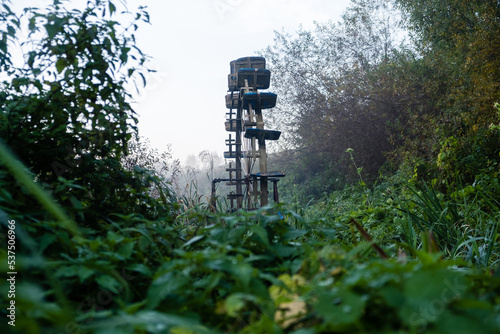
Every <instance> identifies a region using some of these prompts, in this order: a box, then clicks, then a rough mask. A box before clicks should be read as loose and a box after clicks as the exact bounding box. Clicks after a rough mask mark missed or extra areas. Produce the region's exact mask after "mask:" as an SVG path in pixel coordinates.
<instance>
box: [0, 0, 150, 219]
mask: <svg viewBox="0 0 500 334" xmlns="http://www.w3.org/2000/svg"><path fill="white" fill-rule="evenodd" d="M9 5H10V1H9V0H3V1H2V8H1V14H0V36H1V38H0V40H1V43H0V52H1V56H2V57H1V61H0V66H1V68H2V70H3V72H4V74H5V75H4V79H3V81H2V82H1V83H0V85H1V86H2V87H1V89H0V91H1V93H0V138H1V139H2V140H3V141H4V142H5V143H6V144H7V145H8V146H9V147H10V148H11V149H12V150H13V151H14V153H15V154H16V155H17V156H18V157H19V159H20V160H21V161H22V162H23V163H24V164H25V165H26V166H28V167H29V169H30V170H31V172H32V173H33V174H34V175H35V177H36V179H37V180H38V181H39V182H41V183H43V184H45V185H46V186H47V187H48V188H51V189H53V190H54V191H56V189H59V191H60V194H59V195H61V197H60V201H62V202H67V203H68V204H72V205H70V207H71V206H73V207H74V208H75V211H77V212H79V213H80V214H82V212H85V216H86V217H87V218H90V219H87V220H86V221H87V222H89V221H90V222H92V223H95V222H96V221H99V220H101V219H102V218H103V217H106V216H108V215H109V214H110V213H112V212H119V211H120V212H122V213H126V212H135V213H137V214H141V213H142V214H145V215H149V216H150V215H152V216H156V215H158V214H159V213H158V211H157V210H158V207H157V206H155V205H154V203H153V202H149V201H148V200H147V198H142V199H141V200H140V201H139V200H138V198H139V197H140V196H142V195H140V194H142V193H143V191H144V189H145V188H144V187H145V186H146V188H147V183H148V182H147V181H145V180H144V176H143V175H139V174H137V173H134V171H129V170H126V169H124V168H123V166H122V163H121V159H122V157H123V156H125V155H126V154H127V150H128V141H129V140H130V139H131V137H132V135H133V134H134V133H137V126H136V124H137V118H136V115H135V112H134V110H133V109H132V107H131V104H130V103H131V101H132V99H131V94H130V92H129V89H130V88H131V86H130V83H132V82H135V81H136V80H137V79H142V80H143V81H144V84H145V80H144V73H145V72H147V68H146V62H147V56H146V55H144V54H143V53H142V52H141V51H140V49H138V48H137V46H136V43H135V36H134V33H135V31H136V30H137V29H138V26H139V24H140V23H141V22H145V23H148V22H149V16H148V13H147V12H146V10H145V8H144V7H140V8H139V9H138V12H137V13H132V12H129V11H128V10H126V8H123V9H124V10H123V11H118V10H117V7H116V5H115V2H114V1H111V0H91V1H88V3H87V7H85V8H83V9H78V8H71V3H70V2H69V1H67V0H54V1H53V2H52V3H51V4H50V5H49V6H48V8H46V9H37V8H26V9H24V11H23V12H22V13H21V14H19V15H18V14H16V13H14V12H13V11H12V10H11V8H10V6H9ZM119 12H120V14H118V13H119ZM118 16H120V20H121V21H122V22H124V21H126V20H128V22H129V25H122V24H120V23H119V22H118ZM23 34H24V35H26V36H27V38H26V39H25V40H23V37H22V36H23ZM19 52H24V53H22V59H21V61H19V60H20V59H17V58H16V59H15V57H14V54H18V53H19ZM61 180H66V181H69V182H66V183H65V184H67V185H68V186H67V187H62V188H61V186H60V185H61ZM69 185H71V186H69ZM138 196H139V197H138Z"/></svg>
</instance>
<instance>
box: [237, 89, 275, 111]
mask: <svg viewBox="0 0 500 334" xmlns="http://www.w3.org/2000/svg"><path fill="white" fill-rule="evenodd" d="M277 98H278V95H276V94H274V93H268V92H262V93H261V92H251V93H246V94H243V105H242V106H243V109H248V105H249V104H250V105H252V108H253V109H270V108H274V107H275V106H276V100H277Z"/></svg>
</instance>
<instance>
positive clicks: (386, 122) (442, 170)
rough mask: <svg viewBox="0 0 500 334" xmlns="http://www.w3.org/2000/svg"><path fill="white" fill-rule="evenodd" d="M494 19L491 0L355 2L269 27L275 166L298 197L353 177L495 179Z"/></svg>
mask: <svg viewBox="0 0 500 334" xmlns="http://www.w3.org/2000/svg"><path fill="white" fill-rule="evenodd" d="M499 18H500V5H499V3H498V1H494V0H486V1H483V0H473V1H465V0H451V1H435V0H420V1H405V0H394V1H385V0H355V1H351V5H350V7H349V8H348V9H347V11H346V12H345V14H344V15H343V17H342V20H340V21H339V22H337V23H333V22H329V23H317V24H316V27H315V28H314V29H312V30H310V31H309V30H305V29H300V30H299V31H297V32H296V33H295V34H293V35H292V34H288V33H284V32H276V36H275V42H274V44H273V45H271V46H270V47H268V48H267V49H265V50H264V51H263V55H264V56H265V57H266V58H267V60H268V63H269V64H270V67H271V70H272V72H273V80H272V81H273V87H272V89H273V90H274V91H276V92H277V93H278V95H279V96H280V100H279V103H278V107H277V108H276V109H275V110H274V112H273V113H272V115H270V117H271V118H272V120H273V122H274V124H273V127H275V128H279V129H281V130H282V131H284V135H285V136H284V138H285V139H286V140H285V142H284V145H282V147H280V150H281V153H280V154H278V155H277V157H275V163H276V165H277V166H276V167H277V168H280V169H286V170H287V172H288V173H289V176H290V177H291V178H292V179H293V180H292V181H288V182H289V183H290V184H298V185H300V187H299V188H300V189H301V196H303V197H304V198H307V197H311V196H314V197H316V198H317V197H319V196H321V195H322V194H324V193H328V192H330V191H332V190H335V189H341V188H343V187H344V186H345V184H346V183H349V182H352V181H356V180H358V175H357V173H358V172H362V173H363V174H364V179H365V180H367V181H371V182H374V181H375V180H376V179H378V178H379V177H380V176H381V175H382V176H387V175H395V174H398V175H401V176H404V178H406V179H409V178H414V179H424V180H427V181H431V180H434V182H435V183H437V184H439V183H441V182H454V181H456V180H457V179H458V178H460V179H461V180H462V181H463V182H473V181H474V179H475V178H476V177H477V176H478V175H482V174H488V175H498V168H499V167H498V166H499V165H498V163H499V160H500V159H499V158H500V157H499V150H500V145H499V143H500V140H499V139H500V137H499V136H500V131H499V130H498V124H499V121H500V114H499V110H498V106H497V105H495V103H497V102H499V101H500V86H499V83H500V55H499V53H500V35H499V34H498V31H500V19H499ZM349 148H351V149H353V157H354V159H355V162H356V166H355V165H354V164H353V163H352V161H351V159H350V156H349V154H347V153H346V150H347V149H349ZM278 151H279V150H278Z"/></svg>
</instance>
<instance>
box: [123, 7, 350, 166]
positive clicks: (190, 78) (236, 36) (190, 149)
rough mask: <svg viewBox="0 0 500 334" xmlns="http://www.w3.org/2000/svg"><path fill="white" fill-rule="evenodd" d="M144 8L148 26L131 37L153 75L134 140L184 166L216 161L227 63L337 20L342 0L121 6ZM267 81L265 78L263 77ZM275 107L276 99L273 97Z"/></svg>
mask: <svg viewBox="0 0 500 334" xmlns="http://www.w3.org/2000/svg"><path fill="white" fill-rule="evenodd" d="M128 3H129V4H130V5H133V4H142V5H145V4H147V5H148V8H149V13H150V15H151V23H152V24H151V25H150V26H143V27H141V29H140V30H139V33H138V34H137V38H138V42H139V45H140V47H141V49H142V50H143V52H145V53H146V54H149V55H150V56H152V57H154V61H153V62H152V65H153V66H152V67H153V68H154V69H156V70H157V71H158V72H157V73H155V74H152V75H150V77H149V78H148V79H149V80H148V81H149V84H148V87H147V88H146V89H145V90H144V92H143V94H142V96H141V97H139V98H138V103H137V106H136V111H137V112H138V113H139V131H140V135H141V136H143V137H147V138H149V140H150V141H151V144H152V145H153V146H154V147H156V148H158V149H160V150H163V149H165V148H166V145H167V144H172V149H173V153H174V155H175V157H177V158H179V159H181V162H184V161H185V160H186V157H187V156H188V155H190V154H192V155H195V156H197V155H198V154H199V153H200V152H201V151H203V150H209V151H215V152H217V153H218V154H220V155H221V156H222V152H223V151H224V150H226V147H225V144H224V141H225V139H226V138H227V133H226V131H225V130H224V120H225V117H226V116H225V113H226V112H227V110H226V108H225V102H224V96H225V95H226V92H227V75H228V74H229V62H230V61H231V60H234V59H237V58H240V57H245V56H252V55H255V53H256V51H258V50H262V49H264V48H266V47H267V46H268V45H271V44H272V43H273V38H274V31H275V30H279V31H281V30H282V29H284V30H285V31H287V32H294V31H296V30H297V29H298V27H299V25H300V24H302V25H303V26H304V27H306V28H308V27H313V21H319V22H325V21H328V20H329V19H331V20H334V21H338V20H339V19H340V15H341V14H342V12H343V11H344V9H345V8H346V7H347V5H348V3H349V1H348V0H308V1H304V0H267V1H264V0H252V1H242V0H182V1H181V0H177V1H172V0H150V1H145V0H142V1H138V0H129V1H128ZM271 80H272V74H271ZM278 103H279V96H278Z"/></svg>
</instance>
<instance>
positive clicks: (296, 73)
mask: <svg viewBox="0 0 500 334" xmlns="http://www.w3.org/2000/svg"><path fill="white" fill-rule="evenodd" d="M399 20H400V13H399V12H398V11H397V10H396V9H395V8H393V7H392V6H391V5H390V3H388V2H387V1H368V0H357V1H353V2H352V4H351V6H350V7H349V8H348V10H347V11H346V12H345V14H344V15H343V18H342V21H340V22H338V23H336V24H334V23H332V22H329V23H326V24H319V23H318V24H316V28H315V29H314V31H306V30H303V29H300V30H299V31H298V32H297V34H296V36H292V35H289V34H284V33H276V37H275V42H274V45H273V46H271V47H268V48H267V49H266V50H265V51H264V52H263V54H264V56H266V58H267V60H268V63H269V64H270V66H269V67H270V69H271V71H272V73H273V79H272V82H273V87H272V89H273V90H274V91H276V92H277V93H278V96H279V97H280V99H279V103H278V108H276V109H275V110H274V111H273V113H272V115H270V117H271V120H272V122H273V123H274V126H275V127H278V128H280V129H281V130H283V132H284V136H283V137H284V139H285V143H286V144H287V145H288V146H287V147H286V149H291V150H293V151H294V153H293V155H294V156H295V158H294V159H292V161H296V164H295V167H292V168H296V169H297V170H300V172H299V174H301V176H300V177H299V179H300V182H301V183H306V184H313V185H314V187H318V190H319V194H321V193H322V192H323V191H328V190H331V189H332V187H338V186H339V184H337V185H335V184H334V182H335V181H334V180H337V179H339V178H340V179H342V182H340V186H342V184H343V181H345V176H346V175H347V176H349V177H351V178H354V177H356V170H355V169H354V168H353V167H352V166H351V165H350V163H349V159H348V157H347V156H346V154H345V151H346V149H347V148H353V149H354V150H355V151H356V152H357V159H358V162H359V164H360V165H361V166H363V168H364V170H365V171H366V172H367V173H368V174H369V175H370V176H371V177H372V179H373V177H374V176H376V175H377V172H378V170H379V168H380V167H381V166H382V165H383V164H384V163H385V161H386V158H385V153H386V152H389V151H392V150H393V148H394V146H393V143H392V142H391V140H390V138H391V132H390V128H389V127H388V126H387V124H388V123H389V122H395V120H396V119H397V118H398V117H400V116H399V112H400V110H401V109H400V108H398V103H399V99H401V97H400V96H397V95H396V94H395V92H394V90H393V89H392V88H390V84H391V82H393V81H394V80H393V79H391V78H389V77H388V75H387V74H386V73H382V72H381V71H380V70H379V68H380V67H381V66H386V67H389V66H390V64H391V63H392V62H393V59H394V58H396V56H397V53H396V51H395V50H396V49H397V48H398V47H399V44H401V43H402V42H403V38H402V37H404V32H403V31H402V30H401V29H400V28H399V23H400V22H399Z"/></svg>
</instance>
